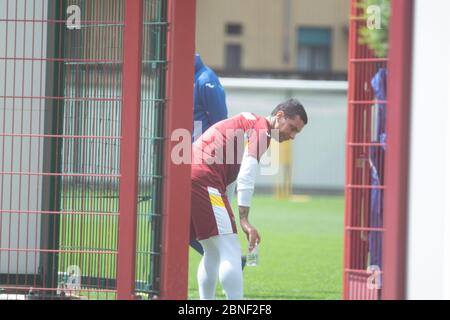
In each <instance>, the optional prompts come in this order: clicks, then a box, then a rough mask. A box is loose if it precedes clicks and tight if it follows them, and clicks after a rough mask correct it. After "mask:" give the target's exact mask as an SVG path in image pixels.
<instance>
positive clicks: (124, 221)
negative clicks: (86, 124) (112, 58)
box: [117, 0, 143, 299]
mask: <svg viewBox="0 0 450 320" xmlns="http://www.w3.org/2000/svg"><path fill="white" fill-rule="evenodd" d="M142 10H143V0H126V2H125V26H124V36H123V39H124V40H123V41H124V44H123V87H122V88H123V89H122V92H123V99H122V129H121V132H122V141H121V148H120V172H121V177H120V186H119V188H120V189H119V212H120V216H119V245H118V262H117V298H118V299H133V298H134V279H135V265H136V219H137V217H136V213H137V197H136V195H137V194H138V172H139V163H138V160H139V157H137V155H138V154H139V129H140V109H141V64H142V60H141V56H142V50H141V48H142V46H141V44H142V25H143V14H142Z"/></svg>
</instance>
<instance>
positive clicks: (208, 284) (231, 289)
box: [197, 234, 244, 300]
mask: <svg viewBox="0 0 450 320" xmlns="http://www.w3.org/2000/svg"><path fill="white" fill-rule="evenodd" d="M200 243H201V244H202V246H203V250H204V251H205V254H204V256H203V258H202V261H201V262H200V265H199V268H198V272H197V280H198V285H199V293H200V299H202V300H204V299H214V297H215V289H216V282H217V275H218V276H219V280H220V283H221V284H222V287H223V289H224V290H225V294H226V296H227V299H230V300H240V299H243V296H244V284H243V277H242V266H241V245H240V243H239V239H238V237H237V234H226V235H218V236H215V237H211V238H209V239H206V240H201V241H200Z"/></svg>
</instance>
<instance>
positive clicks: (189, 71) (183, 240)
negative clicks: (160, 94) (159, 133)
mask: <svg viewBox="0 0 450 320" xmlns="http://www.w3.org/2000/svg"><path fill="white" fill-rule="evenodd" d="M168 5H169V6H168V23H169V31H168V35H167V60H168V68H167V82H166V97H167V105H166V115H165V116H166V122H165V136H166V138H167V139H166V141H165V145H164V150H165V161H164V163H165V164H164V165H165V167H164V199H163V210H164V211H163V233H162V237H163V239H162V245H163V248H162V255H161V288H160V298H161V299H186V298H187V284H188V253H189V251H188V248H189V247H188V242H189V226H190V203H191V166H190V164H181V165H176V164H174V163H173V162H172V160H171V151H172V148H173V147H174V146H175V145H176V144H177V143H179V142H178V141H174V142H172V141H171V140H170V137H171V134H172V132H173V131H174V130H176V129H181V128H184V129H187V130H189V131H191V130H192V108H193V106H192V104H193V88H194V54H195V0H169V1H168ZM190 141H191V140H189V144H190Z"/></svg>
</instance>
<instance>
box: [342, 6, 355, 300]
mask: <svg viewBox="0 0 450 320" xmlns="http://www.w3.org/2000/svg"><path fill="white" fill-rule="evenodd" d="M349 1H350V18H349V20H350V26H349V38H348V39H349V44H348V54H349V62H348V101H349V102H348V106H347V133H346V136H347V137H346V160H345V163H346V167H345V226H344V228H345V230H344V277H343V280H344V281H343V298H344V299H349V286H348V281H349V273H348V271H347V270H348V269H350V267H351V264H350V245H351V232H352V231H350V230H348V229H347V228H348V227H351V215H352V207H351V206H352V189H351V188H350V187H348V186H349V185H351V184H352V180H353V166H352V163H353V148H352V147H351V146H350V143H351V142H353V131H354V124H353V119H354V116H353V113H354V107H355V106H354V105H353V104H352V103H351V101H352V100H356V99H355V98H356V97H355V86H354V81H355V64H353V63H351V62H350V59H353V58H355V57H356V41H355V40H356V29H357V25H356V23H357V20H356V19H355V18H356V6H355V0H349Z"/></svg>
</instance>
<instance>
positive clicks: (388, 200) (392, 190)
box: [382, 0, 413, 300]
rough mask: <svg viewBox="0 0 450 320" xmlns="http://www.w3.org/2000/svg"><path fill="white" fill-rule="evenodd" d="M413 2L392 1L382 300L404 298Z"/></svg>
mask: <svg viewBox="0 0 450 320" xmlns="http://www.w3.org/2000/svg"><path fill="white" fill-rule="evenodd" d="M412 15H413V1H411V0H395V1H392V2H391V21H392V22H391V24H390V33H389V39H390V40H389V63H388V72H389V74H388V90H387V92H388V106H387V116H386V118H387V128H386V129H387V133H388V134H387V137H386V139H387V150H386V167H385V170H386V172H385V178H386V193H385V205H384V206H385V207H384V217H385V221H384V223H385V229H386V231H385V235H384V237H383V291H382V297H383V299H390V300H392V299H405V280H406V279H405V278H406V277H405V275H406V232H407V227H406V223H407V210H408V204H407V202H408V192H407V190H408V170H409V126H410V125H409V122H410V100H411V62H412V57H411V51H412V30H413V28H412V27H413V23H412Z"/></svg>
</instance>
